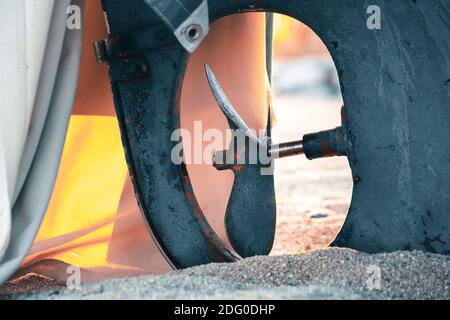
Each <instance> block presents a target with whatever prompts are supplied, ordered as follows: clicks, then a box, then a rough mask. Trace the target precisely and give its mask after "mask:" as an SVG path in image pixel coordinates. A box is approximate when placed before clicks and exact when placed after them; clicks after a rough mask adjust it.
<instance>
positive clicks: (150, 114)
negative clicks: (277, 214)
mask: <svg viewBox="0 0 450 320" xmlns="http://www.w3.org/2000/svg"><path fill="white" fill-rule="evenodd" d="M372 4H375V5H379V6H380V8H381V12H382V21H383V22H382V28H381V30H369V29H368V28H367V27H366V20H367V18H368V15H367V12H366V10H367V7H368V6H369V5H372ZM103 6H104V9H105V11H106V13H107V17H108V22H109V26H110V32H111V35H110V36H111V39H110V40H109V41H108V42H105V43H102V44H101V45H100V46H99V48H98V49H99V50H97V51H98V52H99V53H101V54H100V56H101V55H103V57H104V59H105V60H107V61H108V63H109V66H110V74H111V79H112V88H113V94H114V101H115V105H116V110H117V115H118V118H119V122H120V125H121V132H122V138H123V144H124V147H125V150H126V156H127V162H128V164H129V169H130V173H131V176H132V180H133V185H134V188H135V191H136V194H137V198H138V200H139V203H140V206H141V209H142V212H143V213H144V215H145V217H146V220H147V222H148V224H149V227H150V229H151V231H152V233H153V236H154V237H155V240H156V241H157V243H158V244H159V245H160V247H161V249H162V252H163V253H164V254H165V255H166V257H167V258H168V259H169V260H170V261H171V262H172V264H173V266H174V267H176V268H184V267H190V266H195V265H199V264H204V263H208V262H219V261H236V260H238V259H240V256H239V255H238V254H236V253H235V252H234V251H232V250H229V249H227V248H226V246H224V245H223V243H222V242H221V241H220V239H219V238H218V237H217V235H216V234H215V233H214V232H213V231H212V229H211V228H210V226H209V224H208V223H207V221H206V219H205V217H204V216H203V214H202V212H201V210H200V208H199V206H198V203H197V201H196V199H195V195H194V193H193V191H192V186H191V184H190V181H189V177H188V175H187V173H186V170H185V167H184V166H183V165H181V166H177V165H174V164H173V163H172V162H171V159H170V154H171V150H172V148H173V147H174V145H175V144H176V142H171V141H170V137H171V134H172V132H173V131H174V130H175V129H177V128H179V99H180V91H181V86H182V80H183V75H184V73H185V70H186V64H187V61H188V55H187V54H186V52H185V51H184V50H183V49H182V48H181V46H180V45H179V44H178V43H177V42H176V40H175V38H174V37H173V36H172V35H171V33H170V32H169V31H168V30H167V29H166V27H165V26H164V25H163V24H162V23H161V22H160V21H159V19H158V17H156V16H155V15H154V14H153V12H152V11H151V10H150V8H148V7H147V6H146V5H145V3H144V2H143V1H140V0H131V1H123V0H103ZM209 11H210V19H211V21H214V20H217V19H219V18H221V17H224V16H226V15H231V14H235V13H240V12H247V11H271V12H278V13H283V14H286V15H290V16H292V17H295V18H297V19H298V20H300V21H302V22H304V23H305V24H307V25H308V26H309V27H311V28H312V29H313V30H314V31H315V32H316V33H317V34H318V35H319V36H320V37H321V39H322V40H323V41H324V43H325V44H326V45H327V47H328V49H329V51H330V52H331V54H332V56H333V58H334V61H335V64H336V67H337V69H338V72H339V76H340V83H341V89H342V94H343V97H344V100H345V106H346V114H347V115H346V116H347V118H348V119H347V120H348V121H347V122H348V124H347V129H348V131H349V133H350V136H351V137H352V139H351V144H350V145H351V147H350V149H349V150H347V153H348V158H349V162H350V165H351V168H352V172H353V177H354V182H355V184H354V192H353V198H352V204H351V208H350V211H349V214H348V217H347V220H346V222H345V224H344V226H343V228H342V230H341V232H340V234H339V235H338V237H337V239H336V240H335V241H334V243H333V245H337V246H346V247H351V248H355V249H359V250H363V251H366V252H384V251H394V250H399V249H411V250H412V249H418V250H426V251H430V252H439V253H450V232H449V230H450V219H449V216H448V215H449V213H450V179H449V174H450V138H449V137H450V107H449V106H450V92H449V91H450V71H449V70H450V54H449V53H450V42H449V41H448V39H450V3H449V2H448V1H444V0H442V1H440V0H427V1H420V0H419V1H409V0H396V1H382V0H375V1H364V0H340V1H335V0H297V1H296V0H258V1H255V0H253V1H252V0H233V1H230V0H210V1H209ZM246 180H247V178H244V177H243V180H242V181H244V183H251V179H250V180H247V182H245V181H246ZM251 188H252V189H251V190H255V188H256V189H258V185H253V186H251ZM260 194H261V193H254V194H252V193H251V192H247V193H245V192H241V193H240V195H239V197H241V198H240V199H241V201H245V200H247V201H255V202H256V201H267V199H264V198H263V197H259V195H260ZM252 197H257V198H255V199H252ZM254 217H256V218H257V216H254ZM268 227H269V228H272V227H274V226H268ZM254 228H255V227H254V225H251V224H249V225H248V232H249V233H251V232H252V230H254Z"/></svg>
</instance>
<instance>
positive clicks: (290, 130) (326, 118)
mask: <svg viewBox="0 0 450 320" xmlns="http://www.w3.org/2000/svg"><path fill="white" fill-rule="evenodd" d="M273 49H274V56H273V82H272V90H273V105H274V108H275V116H276V125H275V127H274V129H273V138H274V142H275V143H277V142H286V141H292V140H298V139H302V137H303V135H304V134H306V133H311V132H316V131H321V130H327V129H331V128H335V127H337V126H339V125H340V122H341V119H340V109H341V107H342V105H343V100H342V96H341V91H340V87H339V78H338V74H337V71H336V67H335V65H334V62H333V59H332V57H331V55H330V53H329V51H328V49H327V48H326V46H325V44H324V43H323V42H322V40H321V39H320V38H319V37H318V36H317V35H316V34H315V33H314V32H313V31H312V30H311V29H310V28H309V27H307V26H306V25H304V24H302V23H301V22H299V21H297V20H295V19H292V18H290V17H287V16H283V15H278V14H276V15H275V16H274V48H273ZM275 183H276V193H277V210H278V222H277V224H278V226H277V234H276V239H275V246H274V249H273V251H272V255H279V254H289V253H298V252H302V251H308V250H312V249H319V248H323V247H326V246H327V245H328V244H329V243H330V242H331V241H332V240H333V239H334V237H335V236H336V234H337V233H338V232H339V230H340V228H341V227H342V224H343V222H344V220H345V217H346V215H347V212H348V208H349V204H350V201H351V195H352V178H351V171H350V168H349V165H348V162H347V159H346V158H345V157H341V158H329V159H320V160H314V161H309V160H307V159H306V158H305V157H294V158H289V159H282V160H278V161H277V162H276V169H275Z"/></svg>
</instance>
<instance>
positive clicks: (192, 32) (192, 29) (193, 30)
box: [186, 24, 202, 42]
mask: <svg viewBox="0 0 450 320" xmlns="http://www.w3.org/2000/svg"><path fill="white" fill-rule="evenodd" d="M201 36H202V27H200V26H199V25H198V24H191V25H190V26H188V27H187V28H186V38H187V39H188V41H190V42H195V41H197V40H198V39H199V38H200V37H201Z"/></svg>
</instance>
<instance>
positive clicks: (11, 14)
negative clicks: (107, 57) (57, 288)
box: [0, 0, 83, 283]
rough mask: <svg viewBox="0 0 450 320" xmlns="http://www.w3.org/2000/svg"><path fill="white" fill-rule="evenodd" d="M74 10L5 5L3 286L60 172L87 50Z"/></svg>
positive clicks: (25, 1)
mask: <svg viewBox="0 0 450 320" xmlns="http://www.w3.org/2000/svg"><path fill="white" fill-rule="evenodd" d="M72 4H74V5H78V6H79V7H80V8H82V7H83V1H81V0H80V1H75V0H74V1H72ZM69 5H71V1H70V0H58V1H55V0H2V1H0V53H1V55H0V57H1V58H0V70H2V71H1V72H0V98H1V101H2V103H1V104H0V261H1V264H0V283H2V282H4V281H5V280H6V279H8V278H9V276H11V275H12V273H14V272H15V271H16V269H17V268H18V266H19V265H20V263H21V261H22V260H23V258H24V257H25V256H26V254H27V253H28V250H29V248H30V247H31V245H32V242H33V240H34V237H35V235H36V233H37V231H38V228H39V225H40V222H41V220H42V218H43V215H44V213H45V210H46V208H47V203H48V200H49V197H50V195H51V192H52V189H53V184H54V181H55V177H56V173H57V169H58V165H59V159H60V155H61V151H62V147H63V144H64V138H65V132H66V130H67V123H68V120H69V116H70V113H71V108H72V103H73V98H74V94H75V90H76V83H77V77H78V69H79V61H80V50H81V30H70V31H69V30H67V28H66V17H67V13H66V12H67V8H68V7H69Z"/></svg>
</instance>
